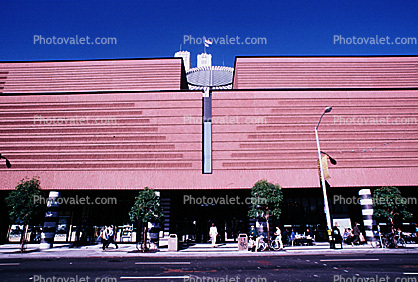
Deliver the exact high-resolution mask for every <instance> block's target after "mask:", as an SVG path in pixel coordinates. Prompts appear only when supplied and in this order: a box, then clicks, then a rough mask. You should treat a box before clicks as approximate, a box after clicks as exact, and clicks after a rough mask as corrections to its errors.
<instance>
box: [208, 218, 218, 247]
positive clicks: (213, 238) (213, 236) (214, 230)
mask: <svg viewBox="0 0 418 282" xmlns="http://www.w3.org/2000/svg"><path fill="white" fill-rule="evenodd" d="M216 236H218V228H216V226H215V223H212V226H211V228H210V229H209V237H210V239H211V241H212V248H215V246H216Z"/></svg>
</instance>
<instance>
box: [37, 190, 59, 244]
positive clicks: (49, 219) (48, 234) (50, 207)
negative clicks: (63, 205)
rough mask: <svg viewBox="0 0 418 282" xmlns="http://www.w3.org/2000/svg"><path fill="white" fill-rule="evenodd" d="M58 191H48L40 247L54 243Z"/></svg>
mask: <svg viewBox="0 0 418 282" xmlns="http://www.w3.org/2000/svg"><path fill="white" fill-rule="evenodd" d="M58 197H59V192H57V191H50V192H49V197H48V203H47V211H46V213H45V222H44V228H43V230H42V234H41V244H40V248H41V249H48V248H52V247H53V245H54V237H55V232H56V231H57V224H58V208H59V204H58V202H57V199H58Z"/></svg>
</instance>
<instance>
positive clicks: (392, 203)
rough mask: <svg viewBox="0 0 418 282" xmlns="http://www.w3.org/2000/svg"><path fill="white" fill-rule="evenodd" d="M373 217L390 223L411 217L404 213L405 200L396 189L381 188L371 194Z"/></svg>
mask: <svg viewBox="0 0 418 282" xmlns="http://www.w3.org/2000/svg"><path fill="white" fill-rule="evenodd" d="M373 210H374V212H373V215H374V217H375V218H376V219H377V220H381V221H384V222H387V223H390V224H391V225H392V226H393V225H394V222H395V221H403V220H405V219H407V218H410V217H412V214H411V213H409V212H407V211H406V199H405V198H403V197H402V195H401V191H399V189H398V188H396V187H381V188H379V189H377V190H375V191H374V192H373Z"/></svg>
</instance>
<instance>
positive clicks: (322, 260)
mask: <svg viewBox="0 0 418 282" xmlns="http://www.w3.org/2000/svg"><path fill="white" fill-rule="evenodd" d="M379 260H380V259H356V258H354V259H321V261H379Z"/></svg>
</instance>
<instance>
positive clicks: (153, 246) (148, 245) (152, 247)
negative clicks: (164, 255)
mask: <svg viewBox="0 0 418 282" xmlns="http://www.w3.org/2000/svg"><path fill="white" fill-rule="evenodd" d="M136 249H137V250H138V251H141V252H145V251H152V252H155V251H156V250H157V245H156V244H155V243H154V242H151V240H150V239H147V242H146V243H145V245H144V244H142V242H137V243H136Z"/></svg>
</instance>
